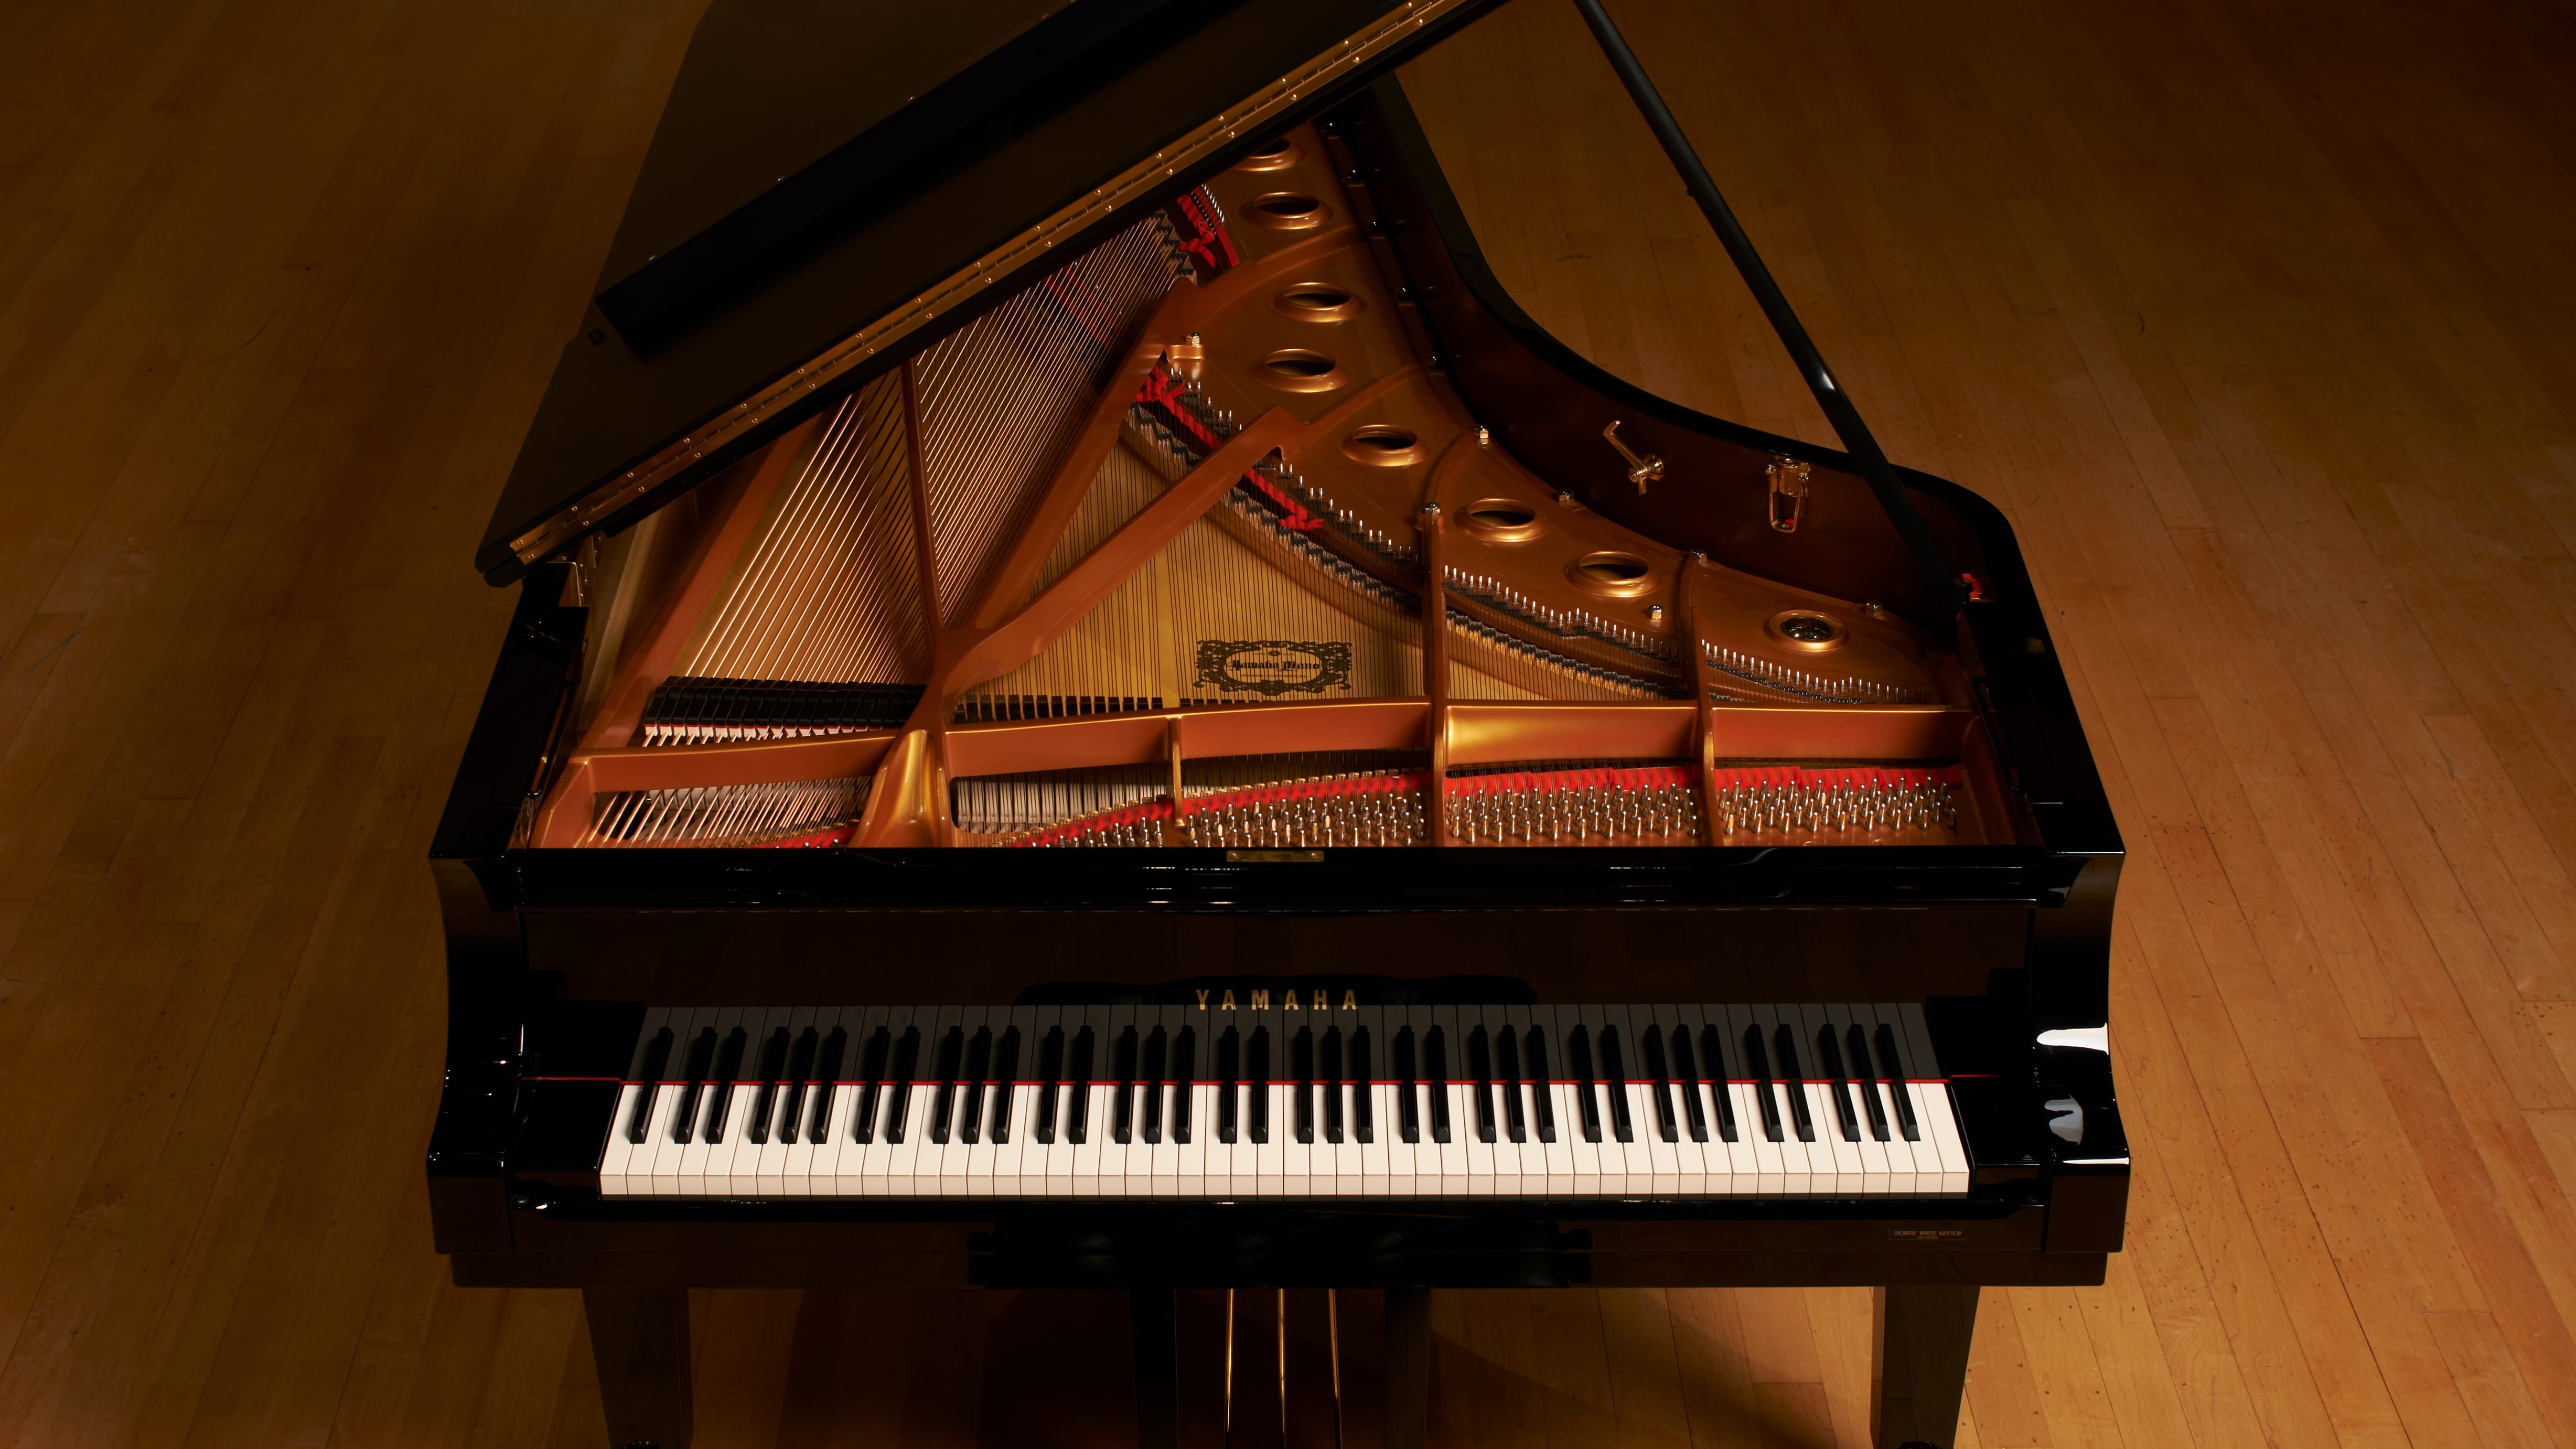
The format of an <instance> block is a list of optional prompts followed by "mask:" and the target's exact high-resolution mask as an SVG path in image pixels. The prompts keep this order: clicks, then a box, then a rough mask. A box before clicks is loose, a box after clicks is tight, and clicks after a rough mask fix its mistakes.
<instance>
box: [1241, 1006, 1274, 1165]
mask: <svg viewBox="0 0 2576 1449" xmlns="http://www.w3.org/2000/svg"><path fill="white" fill-rule="evenodd" d="M1243 1096H1244V1106H1245V1109H1246V1110H1245V1112H1244V1115H1245V1116H1246V1117H1248V1118H1249V1119H1251V1120H1250V1126H1251V1129H1252V1130H1251V1133H1250V1136H1251V1138H1252V1140H1253V1141H1254V1142H1257V1143H1262V1144H1267V1143H1268V1142H1269V1141H1270V1028H1269V1027H1267V1026H1256V1027H1254V1028H1253V1029H1252V1041H1251V1042H1250V1044H1249V1045H1248V1046H1247V1047H1246V1048H1245V1050H1244V1053H1243Z"/></svg>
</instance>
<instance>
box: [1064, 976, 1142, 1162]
mask: <svg viewBox="0 0 2576 1449" xmlns="http://www.w3.org/2000/svg"><path fill="white" fill-rule="evenodd" d="M1089 1015H1090V1025H1091V1029H1092V1031H1093V1033H1094V1046H1093V1050H1094V1052H1095V1056H1094V1057H1093V1060H1092V1074H1091V1082H1092V1084H1091V1089H1090V1092H1091V1106H1090V1110H1089V1126H1088V1127H1087V1128H1086V1129H1085V1136H1086V1137H1087V1138H1088V1139H1089V1140H1088V1142H1087V1143H1086V1144H1085V1146H1086V1148H1087V1149H1088V1150H1087V1151H1083V1152H1078V1153H1077V1154H1076V1155H1075V1160H1074V1176H1075V1178H1076V1179H1077V1181H1076V1183H1075V1185H1074V1195H1075V1196H1077V1197H1119V1196H1124V1195H1125V1194H1126V1192H1127V1148H1128V1144H1127V1143H1125V1142H1121V1141H1119V1140H1118V1133H1117V1126H1118V1112H1119V1099H1120V1098H1121V1097H1122V1096H1126V1095H1129V1094H1128V1093H1127V1092H1126V1091H1125V1090H1124V1087H1125V1084H1126V1083H1127V1081H1128V1080H1129V1079H1130V1078H1128V1077H1122V1076H1121V1075H1120V1074H1119V1067H1118V1038H1119V1035H1120V1034H1121V1033H1122V1032H1126V1031H1129V1030H1131V1029H1133V1028H1134V1026H1135V1025H1136V1008H1135V1006H1134V1005H1133V1004H1132V1003H1130V1004H1122V1005H1114V1006H1108V1007H1094V1008H1092V1010H1091V1012H1090V1014H1089ZM1127 1071H1128V1073H1129V1074H1130V1075H1131V1076H1132V1074H1133V1072H1134V1071H1135V1066H1134V1062H1133V1058H1132V1057H1131V1058H1130V1062H1129V1065H1128V1068H1127ZM1128 1112H1129V1117H1128V1122H1129V1126H1130V1131H1129V1136H1130V1138H1131V1139H1132V1138H1133V1136H1134V1131H1133V1125H1134V1121H1135V1117H1134V1107H1133V1105H1132V1103H1131V1104H1130V1106H1129V1108H1128ZM1086 1171H1087V1172H1088V1174H1089V1178H1090V1181H1089V1183H1088V1190H1086V1185H1085V1184H1084V1183H1083V1182H1081V1181H1080V1179H1081V1178H1082V1177H1083V1176H1084V1174H1085V1173H1086Z"/></svg>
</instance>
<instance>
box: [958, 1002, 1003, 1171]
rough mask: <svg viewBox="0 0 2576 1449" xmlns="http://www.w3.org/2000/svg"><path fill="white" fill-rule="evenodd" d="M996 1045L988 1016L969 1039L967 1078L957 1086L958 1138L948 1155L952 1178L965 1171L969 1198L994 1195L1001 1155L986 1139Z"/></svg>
mask: <svg viewBox="0 0 2576 1449" xmlns="http://www.w3.org/2000/svg"><path fill="white" fill-rule="evenodd" d="M993 1045H994V1033H993V1022H992V1019H991V1016H990V1014H989V1013H988V1014H987V1016H986V1018H985V1020H983V1021H981V1022H977V1023H974V1024H973V1029H972V1031H971V1032H969V1034H968V1035H967V1038H966V1069H965V1075H964V1076H963V1077H961V1078H960V1079H959V1080H958V1084H957V1136H956V1139H955V1141H954V1142H953V1143H952V1144H951V1146H950V1149H949V1154H948V1165H949V1169H950V1171H949V1175H950V1176H952V1177H953V1176H956V1175H958V1174H957V1169H959V1168H962V1169H963V1176H964V1178H965V1188H964V1191H965V1194H966V1196H968V1197H990V1196H992V1194H993V1164H994V1162H995V1161H996V1160H997V1159H998V1158H999V1157H1000V1155H1001V1154H999V1153H998V1152H995V1151H993V1150H992V1144H990V1143H988V1142H986V1141H985V1140H984V1126H985V1121H986V1118H987V1116H988V1110H987V1107H988V1103H989V1101H990V1099H991V1097H992V1096H993V1094H994V1091H995V1088H994V1086H993ZM961 1158H962V1159H963V1160H962V1162H961V1161H960V1159H961Z"/></svg>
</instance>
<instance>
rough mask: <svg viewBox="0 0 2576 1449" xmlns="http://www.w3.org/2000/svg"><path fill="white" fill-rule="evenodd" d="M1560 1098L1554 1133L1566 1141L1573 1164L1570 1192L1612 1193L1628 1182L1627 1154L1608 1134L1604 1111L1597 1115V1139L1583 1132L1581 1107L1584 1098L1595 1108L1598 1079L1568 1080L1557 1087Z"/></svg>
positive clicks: (1618, 1190)
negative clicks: (1620, 1149) (1621, 1150)
mask: <svg viewBox="0 0 2576 1449" xmlns="http://www.w3.org/2000/svg"><path fill="white" fill-rule="evenodd" d="M1558 1090H1559V1091H1560V1092H1561V1093H1562V1100H1561V1102H1560V1103H1559V1104H1558V1108H1557V1114H1556V1130H1557V1136H1558V1138H1559V1139H1560V1140H1562V1141H1563V1142H1564V1143H1565V1145H1566V1150H1567V1152H1568V1154H1569V1155H1570V1156H1571V1157H1572V1159H1573V1164H1574V1195H1575V1196H1577V1197H1615V1196H1618V1195H1619V1194H1620V1192H1621V1191H1622V1190H1623V1189H1625V1188H1626V1186H1627V1184H1628V1158H1627V1155H1626V1154H1624V1153H1622V1152H1620V1151H1619V1150H1618V1147H1619V1144H1618V1143H1617V1142H1616V1141H1615V1140H1613V1139H1612V1137H1611V1135H1610V1121H1609V1116H1608V1114H1607V1113H1602V1114H1601V1116H1600V1140H1599V1141H1595V1140H1593V1139H1592V1138H1591V1137H1589V1136H1587V1135H1585V1128H1584V1116H1583V1107H1584V1102H1585V1100H1586V1099H1587V1098H1588V1099H1590V1100H1591V1102H1592V1103H1593V1105H1594V1109H1595V1110H1596V1111H1598V1109H1599V1104H1600V1100H1601V1088H1600V1086H1599V1084H1598V1083H1584V1082H1576V1081H1569V1082H1566V1083H1564V1084H1563V1085H1562V1086H1560V1087H1559V1088H1558Z"/></svg>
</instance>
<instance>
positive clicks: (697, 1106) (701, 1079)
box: [671, 1007, 740, 1147]
mask: <svg viewBox="0 0 2576 1449" xmlns="http://www.w3.org/2000/svg"><path fill="white" fill-rule="evenodd" d="M727 1010H731V1011H737V1012H738V1011H739V1010H740V1008H738V1007H729V1008H727ZM700 1017H701V1021H700V1024H699V1026H698V1028H697V1029H696V1030H695V1031H693V1032H691V1033H690V1034H689V1055H688V1058H687V1060H686V1061H685V1062H683V1063H682V1064H681V1067H680V1080H681V1083H682V1085H681V1087H680V1110H679V1111H678V1112H676V1113H674V1114H673V1115H672V1118H671V1140H672V1141H673V1142H674V1143H677V1144H679V1145H681V1146H684V1147H685V1146H687V1145H688V1144H689V1143H691V1142H694V1141H696V1140H697V1136H698V1122H699V1119H700V1118H701V1117H703V1116H704V1115H705V1110H704V1109H705V1106H706V1087H707V1074H708V1073H709V1072H711V1071H713V1070H714V1069H715V1064H716V1029H715V1025H714V1022H713V1018H712V1017H711V1016H710V1015H709V1014H708V1013H704V1012H701V1013H700Z"/></svg>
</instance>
